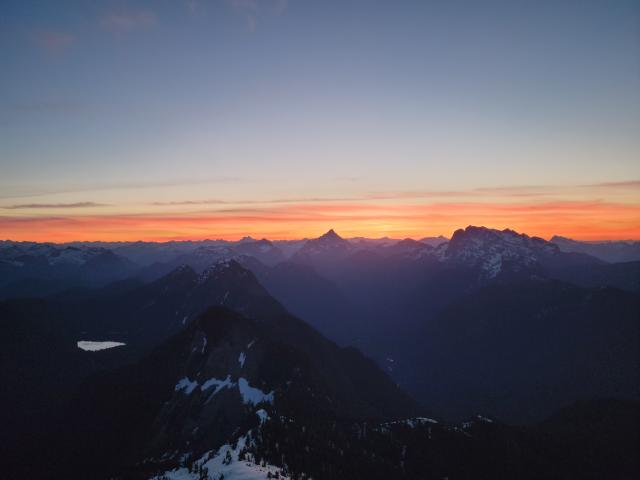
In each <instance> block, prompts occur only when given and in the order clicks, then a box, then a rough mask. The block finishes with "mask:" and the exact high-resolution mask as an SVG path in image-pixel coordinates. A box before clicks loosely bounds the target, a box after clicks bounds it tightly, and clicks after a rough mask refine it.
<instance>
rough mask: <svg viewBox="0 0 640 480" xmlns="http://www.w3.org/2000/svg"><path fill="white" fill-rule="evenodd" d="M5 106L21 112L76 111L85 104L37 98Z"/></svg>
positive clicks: (81, 108)
mask: <svg viewBox="0 0 640 480" xmlns="http://www.w3.org/2000/svg"><path fill="white" fill-rule="evenodd" d="M5 108H7V109H8V110H12V111H14V112H20V113H75V112H79V111H81V110H83V109H84V105H83V104H81V103H78V102H73V101H69V100H35V101H31V102H18V103H9V104H6V105H5Z"/></svg>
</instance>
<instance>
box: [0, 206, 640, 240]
mask: <svg viewBox="0 0 640 480" xmlns="http://www.w3.org/2000/svg"><path fill="white" fill-rule="evenodd" d="M467 225H483V226H487V227H491V228H498V229H504V228H511V229H513V230H516V231H518V232H521V233H526V234H528V235H532V236H533V235H535V236H539V237H543V238H550V237H551V236H553V235H562V236H566V237H570V238H574V239H577V240H628V239H640V205H638V204H628V203H612V202H599V201H571V202H547V203H483V202H468V203H462V202H461V203H431V204H405V205H398V204H393V205H385V204H363V203H342V204H336V203H331V204H326V203H323V204H293V205H282V206H276V207H258V208H252V209H235V210H231V211H230V210H226V211H224V210H220V211H207V212H193V213H182V214H179V213H178V214H167V213H160V214H149V213H144V214H108V215H82V214H76V215H61V216H58V215H56V216H53V215H50V216H0V238H2V239H10V240H16V241H40V242H59V243H63V242H70V241H138V240H142V241H170V240H203V239H226V240H237V239H239V238H242V237H244V236H246V235H250V236H252V237H255V238H269V239H273V240H288V239H299V238H305V237H306V238H312V237H317V236H318V235H320V234H322V233H324V232H325V231H327V230H328V229H329V228H334V229H335V230H336V231H337V232H338V233H339V234H340V235H342V236H344V237H354V236H364V237H372V238H374V237H382V236H389V237H393V238H406V237H411V238H422V237H425V236H437V235H445V236H450V235H451V234H452V233H453V231H454V230H456V229H458V228H464V227H466V226H467Z"/></svg>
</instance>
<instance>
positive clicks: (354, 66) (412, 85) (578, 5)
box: [0, 0, 640, 233]
mask: <svg viewBox="0 0 640 480" xmlns="http://www.w3.org/2000/svg"><path fill="white" fill-rule="evenodd" d="M639 32H640V4H639V3H638V2H637V1H612V2H602V1H598V2H591V1H565V2H521V1H504V2H497V1H487V2H480V1H474V2H461V1H450V2H440V1H437V2H436V1H434V2H429V1H413V2H412V1H348V0H347V1H339V2H332V1H322V2H320V1H318V2H312V1H304V0H289V1H284V0H217V1H199V0H198V1H181V0H171V1H169V0H165V1H156V2H133V1H116V2H108V1H105V2H65V1H59V2H31V1H5V2H3V6H2V9H1V10H0V61H1V62H2V71H3V74H2V75H1V76H0V167H1V169H2V176H1V177H0V207H1V206H2V205H4V206H11V205H15V204H16V202H22V201H23V200H24V202H26V203H27V204H38V205H44V204H51V205H58V206H60V205H64V204H74V203H82V202H95V203H96V204H98V203H100V204H109V205H110V206H111V207H112V208H111V209H110V210H109V213H110V214H117V213H119V212H120V213H133V212H135V213H147V212H148V211H149V205H150V204H154V203H161V202H164V203H167V202H189V201H203V200H206V199H210V198H212V197H216V198H222V199H225V200H230V201H234V200H237V201H239V202H240V201H244V200H247V199H249V200H251V201H256V202H260V201H265V202H267V203H268V202H269V201H270V200H273V199H281V198H300V197H301V196H304V197H314V198H350V197H361V196H362V195H371V194H372V193H373V194H375V193H376V192H391V193H393V192H395V193H402V192H411V191H417V190H420V191H424V190H428V191H451V190H455V191H469V190H473V189H478V188H491V187H522V186H553V187H563V186H566V187H567V189H571V188H573V187H575V186H579V185H591V184H596V183H602V182H624V181H631V180H637V179H638V178H640V166H639V165H640V162H638V152H639V151H640V88H639V87H640V47H639V45H640V34H639ZM554 195H555V196H554V197H553V200H557V199H558V198H559V194H558V193H557V191H556V193H555V194H554ZM611 195H619V194H618V193H615V194H611ZM583 197H584V195H583ZM612 198H613V197H611V198H610V197H609V194H607V195H603V193H602V192H600V193H598V195H597V196H592V197H589V198H581V199H582V200H585V199H586V200H597V199H600V200H611V199H612ZM17 199H23V200H17ZM615 200H616V201H617V200H620V201H623V202H627V203H629V202H632V203H637V202H638V197H637V189H634V190H633V191H630V190H629V189H626V190H625V192H624V195H623V198H621V199H620V198H618V197H616V198H615ZM74 211H75V212H78V213H82V211H80V210H74ZM4 213H5V214H6V215H13V214H12V213H11V212H4ZM29 213H30V214H32V215H43V214H49V213H50V211H49V210H47V211H43V210H38V209H33V210H32V211H30V212H29ZM190 213H193V212H190ZM21 215H24V212H21ZM443 233H444V232H443Z"/></svg>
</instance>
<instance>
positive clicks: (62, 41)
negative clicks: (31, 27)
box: [33, 30, 76, 54]
mask: <svg viewBox="0 0 640 480" xmlns="http://www.w3.org/2000/svg"><path fill="white" fill-rule="evenodd" d="M33 41H34V43H35V44H36V45H37V46H38V47H39V48H41V49H43V50H45V51H46V52H48V53H52V54H57V53H62V52H64V51H65V50H67V49H68V48H69V47H70V46H71V45H73V44H74V43H75V41H76V37H75V36H74V35H72V34H71V33H68V32H60V31H53V30H38V31H36V32H34V33H33Z"/></svg>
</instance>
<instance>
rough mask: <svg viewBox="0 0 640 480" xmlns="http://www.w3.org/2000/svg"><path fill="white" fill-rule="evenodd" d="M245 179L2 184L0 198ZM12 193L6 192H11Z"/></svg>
mask: <svg viewBox="0 0 640 480" xmlns="http://www.w3.org/2000/svg"><path fill="white" fill-rule="evenodd" d="M241 181H243V179H241V178H239V177H210V178H185V179H176V180H166V181H156V182H110V183H93V184H84V185H78V186H76V185H69V186H67V187H61V188H51V189H46V188H38V187H29V186H15V185H9V186H7V185H0V188H1V189H2V191H3V193H4V194H0V199H8V198H24V197H38V196H43V195H53V194H58V193H78V192H94V191H96V190H113V191H118V190H138V189H147V188H162V187H175V186H180V185H206V184H214V183H237V182H241ZM11 191H13V192H12V193H6V192H11Z"/></svg>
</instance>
